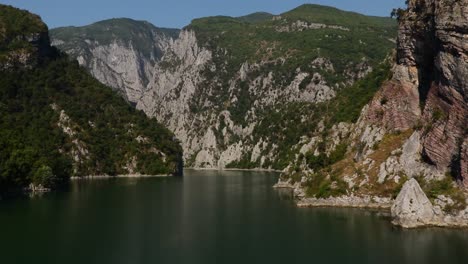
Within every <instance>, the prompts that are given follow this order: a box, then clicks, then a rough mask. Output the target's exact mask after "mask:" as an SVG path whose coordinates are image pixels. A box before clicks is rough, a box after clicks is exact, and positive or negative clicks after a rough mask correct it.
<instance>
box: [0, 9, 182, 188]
mask: <svg viewBox="0 0 468 264" xmlns="http://www.w3.org/2000/svg"><path fill="white" fill-rule="evenodd" d="M0 11H1V12H2V14H5V15H7V17H10V16H11V17H20V18H22V20H20V21H23V22H22V23H30V22H31V21H35V19H36V17H35V16H33V15H30V14H29V13H27V12H25V11H21V10H19V9H14V8H10V7H5V6H0ZM18 12H19V14H18ZM28 16H30V18H28ZM12 19H13V18H12ZM0 21H2V23H3V27H5V26H6V27H7V30H6V32H16V31H15V30H11V29H9V28H8V27H9V26H10V24H9V23H10V22H11V21H9V20H4V19H3V17H2V18H1V19H0ZM5 21H7V22H8V21H9V23H8V24H5ZM12 25H13V27H14V28H25V25H21V24H18V23H17V22H16V23H12ZM37 29H38V28H37V27H32V29H30V30H31V34H32V33H34V30H37ZM39 29H42V28H39ZM16 33H17V34H19V32H16ZM13 39H14V38H13ZM22 41H23V42H24V43H22V44H21V45H23V46H28V45H32V44H31V43H29V42H27V40H26V39H22ZM6 47H10V45H9V43H8V41H7V43H3V46H2V49H1V52H2V53H4V54H9V53H10V52H14V51H16V50H15V49H13V50H11V49H10V48H11V47H10V48H6ZM40 48H42V47H38V49H40ZM44 48H48V49H50V51H51V53H50V54H48V55H47V56H45V57H43V58H42V59H41V60H40V64H38V65H35V64H33V65H26V67H15V68H9V69H3V67H1V66H2V65H0V69H3V70H0V149H1V151H0V196H1V195H4V194H6V193H9V192H15V191H21V190H22V189H23V188H25V187H27V186H28V185H29V184H30V183H34V184H36V185H39V184H41V185H43V186H44V187H47V188H56V187H59V186H61V185H63V184H65V183H67V181H68V178H69V177H70V176H72V175H77V176H86V175H103V174H107V175H116V174H122V173H128V171H127V170H126V169H125V168H124V167H125V166H126V165H127V163H128V162H129V161H131V160H132V159H133V158H134V157H136V163H137V164H136V168H135V170H136V171H138V172H140V173H144V174H168V173H175V172H176V169H177V165H178V163H179V157H180V155H181V148H180V145H179V144H178V142H177V141H174V139H173V135H172V133H170V132H169V131H168V130H167V129H166V128H164V127H162V126H161V125H160V124H158V123H157V122H156V121H155V120H149V119H148V118H147V117H146V116H145V114H144V113H142V112H141V111H137V110H135V109H134V108H133V107H131V106H130V105H129V104H127V103H126V102H125V100H124V99H122V98H121V97H120V96H118V95H117V94H116V93H115V92H113V91H112V90H111V89H110V88H108V87H106V86H104V85H102V84H100V83H99V82H98V81H97V80H95V79H94V78H92V77H91V76H90V75H89V74H88V73H87V72H86V71H85V70H84V69H82V68H80V67H79V66H78V63H77V62H74V61H70V60H69V58H68V57H67V56H66V55H64V54H60V53H59V52H58V51H56V50H54V49H53V48H51V47H50V46H46V47H44ZM34 56H38V57H39V56H44V55H42V53H41V50H38V51H36V54H34ZM64 114H65V115H67V116H68V117H69V122H68V123H66V124H65V126H69V129H70V131H71V132H68V134H66V133H64V131H63V130H64V129H63V127H61V126H64V124H62V125H60V123H61V122H62V121H60V116H61V115H62V116H63V115H64ZM138 138H142V139H143V140H138ZM79 149H82V150H81V151H80V150H79ZM78 152H81V154H80V155H78V154H77V153H78ZM160 152H162V153H164V154H165V155H166V156H164V155H163V154H160Z"/></svg>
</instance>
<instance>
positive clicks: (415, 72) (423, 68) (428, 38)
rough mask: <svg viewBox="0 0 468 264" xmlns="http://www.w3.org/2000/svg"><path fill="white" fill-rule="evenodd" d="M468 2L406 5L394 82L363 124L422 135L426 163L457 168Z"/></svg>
mask: <svg viewBox="0 0 468 264" xmlns="http://www.w3.org/2000/svg"><path fill="white" fill-rule="evenodd" d="M467 14H468V1H467V0H462V1H434V0H412V1H409V6H408V10H407V11H406V13H405V14H404V15H403V16H402V17H401V18H400V29H399V35H398V46H397V47H398V48H397V64H396V65H395V67H394V70H393V71H394V76H393V79H392V80H391V81H390V82H388V83H387V84H386V85H384V86H383V87H382V90H381V91H380V92H379V94H378V95H377V96H376V97H375V98H374V100H373V101H372V102H371V104H370V105H369V111H367V114H366V119H367V120H368V121H369V122H371V123H374V124H380V125H382V126H383V127H385V128H386V129H387V130H388V131H395V130H396V131H402V130H407V129H411V128H416V129H421V130H424V131H423V132H424V133H421V141H422V146H423V149H422V154H423V157H424V160H426V161H427V162H428V163H430V164H433V165H435V166H436V167H437V168H438V169H439V170H449V169H452V168H453V167H460V163H459V162H460V161H459V160H460V159H457V155H458V154H459V153H460V152H461V146H462V144H461V143H462V142H463V141H464V140H465V139H466V138H467V131H466V126H467V124H468V85H467V83H468V44H467V43H468V34H467V32H468V15H467Z"/></svg>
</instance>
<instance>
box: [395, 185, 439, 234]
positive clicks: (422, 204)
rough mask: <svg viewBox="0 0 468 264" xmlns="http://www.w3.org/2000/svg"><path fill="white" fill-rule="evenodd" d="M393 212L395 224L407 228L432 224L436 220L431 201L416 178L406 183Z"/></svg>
mask: <svg viewBox="0 0 468 264" xmlns="http://www.w3.org/2000/svg"><path fill="white" fill-rule="evenodd" d="M391 211H392V217H393V223H394V224H396V225H400V226H402V227H405V228H413V227H418V226H423V225H427V224H430V223H431V221H432V220H433V218H434V208H433V207H432V204H431V201H430V200H429V199H428V198H427V196H426V194H425V193H424V191H423V190H422V189H421V187H420V186H419V183H418V182H417V181H416V180H415V179H414V178H413V179H410V180H409V181H407V182H406V183H405V185H404V186H403V188H402V189H401V192H400V194H398V196H397V198H396V200H395V202H394V204H393V205H392V208H391Z"/></svg>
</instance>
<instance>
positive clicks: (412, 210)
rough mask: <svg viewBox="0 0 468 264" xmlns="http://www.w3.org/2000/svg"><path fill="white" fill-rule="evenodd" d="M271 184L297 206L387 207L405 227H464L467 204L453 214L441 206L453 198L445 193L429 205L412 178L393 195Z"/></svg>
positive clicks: (394, 217)
mask: <svg viewBox="0 0 468 264" xmlns="http://www.w3.org/2000/svg"><path fill="white" fill-rule="evenodd" d="M273 188H276V189H289V190H291V191H292V192H293V193H294V197H295V198H296V205H297V207H299V208H314V207H343V208H361V209H374V210H383V211H386V212H388V211H390V212H391V218H392V224H393V225H396V226H399V227H402V228H405V229H412V228H421V227H451V228H468V207H467V208H465V209H464V210H461V211H459V212H457V213H456V214H451V213H447V212H445V211H444V210H443V208H444V206H445V205H447V204H449V205H450V203H452V202H453V201H450V198H447V197H438V198H437V199H436V200H435V201H434V205H433V204H432V202H431V201H430V200H429V199H428V198H427V196H426V194H425V193H424V192H423V191H422V189H421V187H420V186H419V184H418V182H417V181H416V180H415V179H410V180H408V181H407V182H406V183H405V185H404V186H403V188H402V190H401V192H400V194H399V195H398V196H397V198H396V199H391V198H388V197H378V196H369V195H363V196H355V195H345V196H340V197H329V198H311V197H306V196H305V192H304V190H303V189H302V187H301V186H300V184H299V183H296V184H291V183H289V182H284V181H279V182H278V183H277V184H276V185H274V186H273Z"/></svg>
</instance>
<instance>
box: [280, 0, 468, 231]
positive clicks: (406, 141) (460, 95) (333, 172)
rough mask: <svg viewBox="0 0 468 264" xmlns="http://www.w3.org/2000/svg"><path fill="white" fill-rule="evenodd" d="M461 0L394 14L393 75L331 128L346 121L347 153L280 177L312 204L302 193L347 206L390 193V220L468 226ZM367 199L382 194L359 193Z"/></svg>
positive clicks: (303, 162) (415, 5) (301, 162)
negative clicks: (353, 117) (353, 114)
mask: <svg viewBox="0 0 468 264" xmlns="http://www.w3.org/2000/svg"><path fill="white" fill-rule="evenodd" d="M467 3H468V2H467V1H466V0H460V1H433V0H425V1H424V0H410V1H408V9H406V10H404V11H402V12H400V14H399V17H398V20H399V31H398V40H397V52H396V55H395V57H394V60H395V62H394V63H393V67H392V77H391V78H390V79H389V80H388V81H386V82H385V83H384V84H383V85H382V86H381V88H380V89H379V91H378V92H377V93H376V95H375V96H374V98H373V99H372V100H371V102H370V103H369V104H368V105H366V106H365V107H364V108H363V110H362V113H361V115H360V118H359V119H358V121H357V122H356V123H354V124H343V125H341V128H339V127H335V128H333V127H332V129H331V130H329V132H327V134H332V135H333V134H334V133H336V132H339V131H348V133H349V137H348V138H346V139H344V141H343V140H342V139H340V138H338V142H344V143H346V144H349V147H348V148H347V150H346V154H344V155H342V156H341V157H340V159H334V158H333V155H332V154H333V152H330V153H329V154H327V155H324V156H322V157H320V155H319V153H314V155H313V156H309V157H307V156H305V157H299V158H298V159H297V160H296V162H295V163H293V164H291V165H290V167H289V168H288V169H287V170H285V172H284V173H283V176H282V180H280V183H279V185H278V186H279V187H281V186H290V187H293V188H295V192H296V194H297V195H298V196H299V197H305V198H304V199H305V202H302V205H304V204H305V205H309V206H313V205H314V204H317V203H318V201H317V200H313V199H312V200H310V198H307V197H315V199H317V198H320V199H325V200H327V199H331V200H332V201H335V200H336V199H341V200H344V201H349V205H351V206H353V205H354V204H355V201H356V199H355V198H353V197H355V196H358V197H368V196H369V195H370V196H371V197H375V198H378V200H379V201H381V199H382V197H384V198H390V199H393V198H396V200H395V201H394V205H393V207H392V213H393V215H394V217H395V223H396V224H399V225H402V226H405V227H416V226H421V225H441V226H447V225H456V226H468V220H467V216H466V211H467V210H466V209H465V208H466V204H467V195H466V192H465V191H464V190H463V189H464V188H466V186H467V184H466V181H467V173H468V170H467V161H466V158H467V147H466V145H467V143H466V142H467V130H466V127H467V124H468V112H467V110H468V103H467V92H468V90H467V82H466V78H467V77H468V72H467V69H468V65H467V63H468V60H467V58H468V57H467V56H468V49H467V47H468V46H467V45H466V43H468V35H467V32H468V31H467V30H468V24H467V23H468V16H467V14H468V10H467V8H466V4H467ZM345 127H346V129H344V128H345ZM310 146H311V147H312V149H315V148H317V146H318V145H317V144H315V146H314V144H311V145H310ZM323 160H325V161H326V162H325V164H324V162H323ZM408 179H412V180H410V181H408V182H407V180H408ZM414 179H417V181H416V180H414ZM418 182H419V184H418ZM405 183H406V184H405ZM457 183H458V184H457ZM419 185H421V187H422V188H421V187H420V186H419ZM402 187H403V189H402ZM400 190H401V193H400V194H399V195H398V197H397V194H398V193H399V192H400ZM331 197H332V198H331ZM333 197H335V198H333ZM336 197H341V198H336ZM319 202H320V203H323V201H319ZM329 203H330V202H329ZM342 204H343V203H342ZM345 204H346V203H345ZM369 204H371V205H372V206H378V205H379V202H377V201H375V202H374V203H363V202H361V203H360V205H364V206H368V205H369ZM375 204H377V205H375ZM385 205H387V203H386V204H385Z"/></svg>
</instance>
